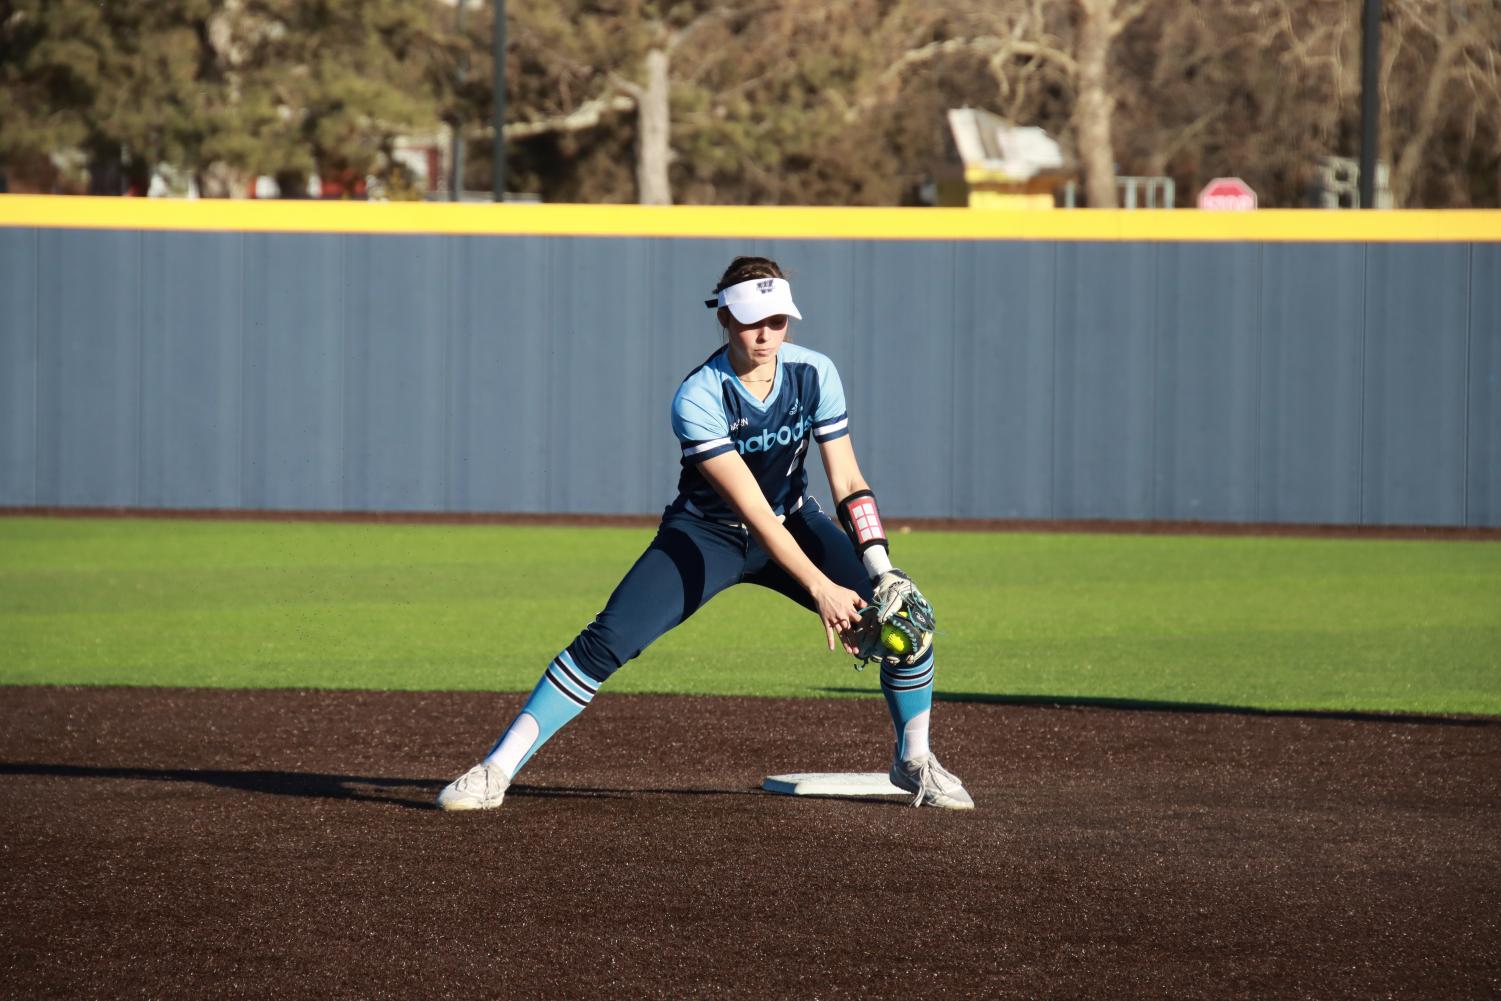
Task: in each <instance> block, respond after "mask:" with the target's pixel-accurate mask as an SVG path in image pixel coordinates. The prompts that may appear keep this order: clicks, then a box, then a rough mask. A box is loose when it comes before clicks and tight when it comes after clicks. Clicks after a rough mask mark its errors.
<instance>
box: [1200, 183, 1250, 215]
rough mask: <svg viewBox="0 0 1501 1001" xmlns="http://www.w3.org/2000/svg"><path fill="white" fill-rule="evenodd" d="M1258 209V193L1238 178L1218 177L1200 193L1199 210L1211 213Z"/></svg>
mask: <svg viewBox="0 0 1501 1001" xmlns="http://www.w3.org/2000/svg"><path fill="white" fill-rule="evenodd" d="M1255 207H1256V192H1254V191H1252V190H1251V186H1250V185H1249V184H1247V183H1246V182H1245V181H1242V180H1241V179H1240V178H1238V177H1216V178H1215V179H1214V180H1212V181H1210V182H1209V183H1208V184H1206V185H1204V190H1203V191H1200V192H1199V208H1201V209H1207V210H1209V211H1211V212H1249V211H1251V210H1252V209H1254V208H1255Z"/></svg>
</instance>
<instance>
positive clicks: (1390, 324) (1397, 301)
mask: <svg viewBox="0 0 1501 1001" xmlns="http://www.w3.org/2000/svg"><path fill="white" fill-rule="evenodd" d="M1469 257H1470V254H1469V248H1468V247H1465V246H1458V245H1453V246H1406V245H1400V244H1398V245H1390V246H1374V247H1371V248H1370V249H1369V250H1368V251H1367V258H1366V259H1367V274H1368V276H1369V280H1368V282H1367V285H1366V302H1367V309H1366V348H1365V387H1364V398H1365V434H1364V446H1363V449H1362V503H1361V517H1362V520H1364V521H1365V522H1367V523H1369V524H1396V525H1460V524H1463V523H1464V460H1465V447H1464V433H1465V353H1466V347H1467V341H1468V340H1469V338H1468V333H1467V330H1466V327H1467V321H1468V313H1469V301H1468V300H1469V294H1468V293H1469V289H1468V288H1467V285H1468V283H1469Z"/></svg>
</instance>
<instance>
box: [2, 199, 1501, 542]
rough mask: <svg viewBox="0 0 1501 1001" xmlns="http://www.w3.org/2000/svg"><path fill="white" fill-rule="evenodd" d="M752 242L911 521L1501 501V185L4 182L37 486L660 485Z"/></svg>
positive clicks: (1420, 512) (1444, 512)
mask: <svg viewBox="0 0 1501 1001" xmlns="http://www.w3.org/2000/svg"><path fill="white" fill-rule="evenodd" d="M726 233H729V234H743V235H740V236H724V235H722V234H726ZM744 252H753V253H765V254H769V255H772V256H775V257H777V258H778V259H779V260H781V261H782V262H783V263H784V265H786V266H787V267H788V269H789V270H790V272H791V275H792V278H793V282H794V288H795V290H796V295H797V299H798V303H799V305H800V307H801V308H802V310H803V313H804V315H805V317H806V318H807V319H806V321H805V322H803V323H802V324H799V325H798V326H797V329H796V331H795V337H796V339H797V340H798V341H800V342H801V343H803V344H805V345H807V346H809V347H812V348H815V349H817V350H820V351H824V352H825V353H827V354H829V355H831V356H832V357H833V358H834V360H835V361H836V363H837V364H838V366H839V368H840V371H841V373H842V374H843V377H844V382H845V387H846V391H847V395H848V397H849V404H850V413H851V419H852V427H853V432H854V437H855V441H856V444H857V447H858V449H859V452H860V455H861V459H862V465H863V466H864V467H865V470H866V473H867V475H868V476H869V478H870V479H871V480H872V482H873V483H874V484H875V485H876V489H877V491H878V494H879V495H880V497H881V499H882V506H883V508H884V509H885V510H886V511H888V512H889V513H891V514H895V515H908V516H913V517H955V518H1028V519H1033V518H1063V519H1084V518H1108V519H1172V520H1181V519H1194V520H1212V521H1256V522H1295V523H1334V524H1371V525H1381V524H1403V525H1470V526H1501V213H1497V212H1458V213H1436V212H1401V213H1392V212H1387V213H1333V212H1327V213H1326V212H1313V211H1301V212H1299V211H1288V212H1275V211H1273V212H1258V213H1252V214H1247V215H1243V216H1230V215H1225V214H1214V213H1198V212H1192V211H1176V212H1136V213H1127V212H1087V211H1080V212H1058V213H1046V212H1042V213H995V212H974V211H968V210H915V209H884V210H883V209H745V208H739V209H702V208H665V209H664V208H655V209H651V208H641V207H635V206H627V207H592V206H516V205H505V206H492V205H461V206H455V205H407V206H383V205H368V204H366V205H361V204H348V203H345V204H321V203H306V202H303V203H287V202H276V203H245V202H238V203H232V202H231V203H226V202H149V201H140V200H131V199H90V198H39V197H30V196H0V507H3V506H9V507H38V506H47V507H54V506H63V507H143V508H251V509H286V510H355V511H364V510H380V511H398V510H399V511H496V512H522V511H526V512H538V511H541V512H568V513H650V512H655V511H657V510H660V508H661V507H662V505H663V504H665V503H666V502H667V501H668V500H669V499H670V498H671V496H672V493H673V489H674V484H675V481H676V476H677V448H676V446H675V443H674V441H673V439H672V434H671V430H670V427H669V425H668V405H669V402H670V400H671V396H672V393H673V390H674V389H675V388H676V386H677V383H678V381H679V380H680V379H681V377H682V376H683V375H684V374H685V373H686V372H687V371H688V370H689V369H691V368H692V367H693V366H694V365H696V364H697V363H698V362H699V361H701V360H702V359H703V358H704V357H705V356H707V355H708V354H709V353H710V352H711V351H712V350H714V348H715V347H716V346H717V344H718V343H719V341H718V339H717V335H716V329H715V327H714V325H713V321H712V315H711V314H710V313H709V311H708V310H706V309H704V307H703V305H702V302H701V300H702V299H703V297H704V296H705V295H706V294H707V293H708V290H709V289H710V287H712V284H713V282H714V281H715V279H716V278H717V276H718V273H719V271H720V270H721V269H722V267H723V266H724V264H725V263H726V261H727V260H728V258H729V257H730V256H732V255H733V254H736V253H744Z"/></svg>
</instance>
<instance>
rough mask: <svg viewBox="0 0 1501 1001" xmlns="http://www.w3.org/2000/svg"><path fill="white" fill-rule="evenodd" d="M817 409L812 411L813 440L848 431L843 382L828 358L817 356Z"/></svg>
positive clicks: (843, 434) (828, 437) (831, 439)
mask: <svg viewBox="0 0 1501 1001" xmlns="http://www.w3.org/2000/svg"><path fill="white" fill-rule="evenodd" d="M815 367H816V369H817V372H818V409H816V410H815V411H814V412H813V440H814V441H816V442H818V443H820V444H822V443H823V442H826V441H833V440H834V439H835V438H843V437H844V436H845V435H847V434H849V433H850V418H849V414H848V413H847V412H846V411H845V407H844V383H842V382H840V381H839V370H838V369H836V368H835V367H834V363H833V362H831V361H829V359H828V358H825V357H823V356H822V355H820V356H819V361H818V364H817V365H816V366H815Z"/></svg>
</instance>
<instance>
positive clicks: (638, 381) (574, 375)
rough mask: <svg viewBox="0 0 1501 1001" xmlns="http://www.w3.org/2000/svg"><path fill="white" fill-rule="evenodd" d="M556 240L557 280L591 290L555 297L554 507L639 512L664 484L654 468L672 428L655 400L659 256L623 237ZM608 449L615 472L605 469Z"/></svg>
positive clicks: (550, 389)
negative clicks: (650, 477) (655, 270)
mask: <svg viewBox="0 0 1501 1001" xmlns="http://www.w3.org/2000/svg"><path fill="white" fill-rule="evenodd" d="M552 246H553V254H552V261H553V269H552V273H551V279H552V281H554V282H557V283H585V284H587V286H588V288H589V291H588V293H587V294H572V295H570V294H555V295H554V301H555V302H560V303H562V304H563V308H562V309H561V310H560V311H559V312H558V313H557V314H555V317H554V323H553V326H552V330H551V331H550V332H549V334H548V336H549V338H550V341H551V346H552V351H551V352H550V354H549V357H548V369H547V371H548V380H547V397H548V398H547V412H548V414H549V415H550V416H549V423H548V430H549V432H550V434H549V436H548V441H549V452H548V456H547V460H546V461H547V462H549V463H550V466H549V471H548V475H549V479H550V480H551V482H552V483H553V484H554V485H555V489H554V491H553V493H552V495H551V496H550V497H549V499H548V507H549V509H550V510H555V511H566V512H610V511H621V510H629V509H636V510H639V509H640V508H641V507H642V506H643V497H646V496H650V493H651V492H652V487H653V486H654V485H653V484H648V483H647V482H646V477H645V470H646V469H647V467H648V465H649V462H650V457H651V455H652V454H653V453H654V452H655V451H656V449H655V448H654V443H658V442H660V440H661V439H660V437H659V436H660V435H661V433H662V432H661V430H660V429H661V427H662V424H661V418H660V417H657V418H656V419H652V418H653V415H657V414H660V413H661V409H660V408H661V407H662V406H663V402H662V400H661V399H655V400H654V399H650V398H649V397H650V390H649V379H650V376H651V374H652V373H651V371H650V365H651V343H652V339H653V331H652V329H651V319H652V316H653V307H652V295H653V288H652V278H653V275H652V267H651V264H652V259H651V255H650V254H647V253H642V252H640V250H641V249H644V248H632V247H630V246H628V245H626V244H623V243H621V242H620V241H618V240H606V239H586V240H566V241H563V240H559V241H555V242H554V243H553V245H552ZM558 291H559V293H562V288H561V287H559V289H558ZM670 401H671V397H670V396H669V397H668V402H670ZM669 436H670V432H669ZM603 456H608V457H609V459H610V469H609V472H608V473H604V474H603V475H602V472H603V471H602V470H601V468H600V463H599V461H598V459H599V457H603Z"/></svg>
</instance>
